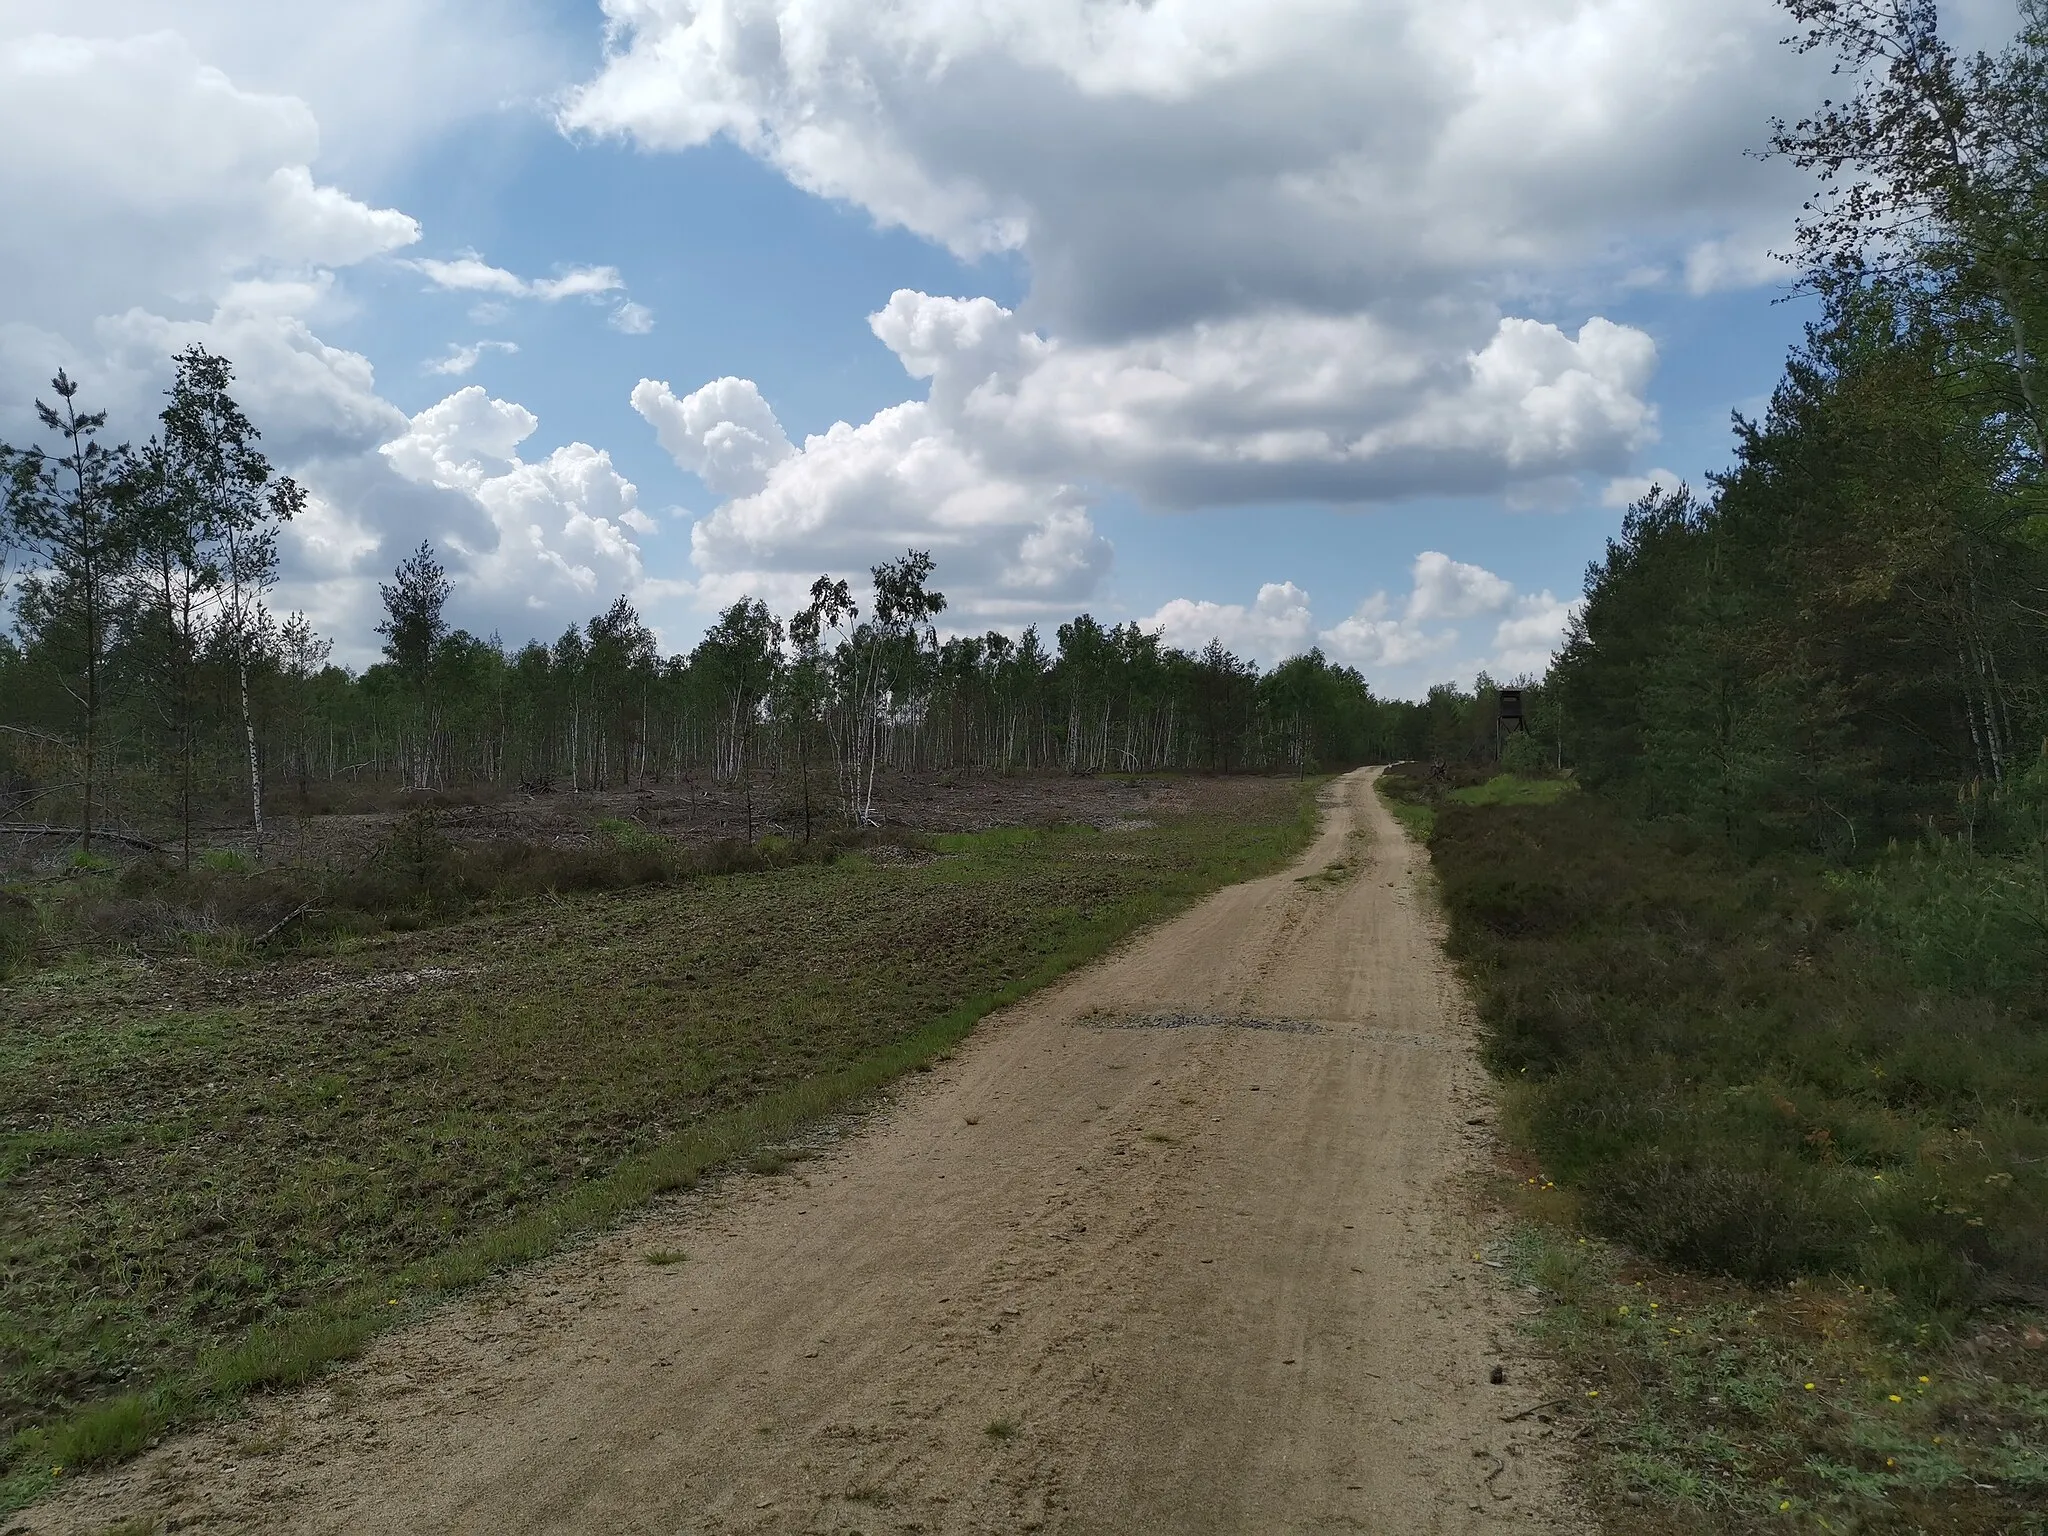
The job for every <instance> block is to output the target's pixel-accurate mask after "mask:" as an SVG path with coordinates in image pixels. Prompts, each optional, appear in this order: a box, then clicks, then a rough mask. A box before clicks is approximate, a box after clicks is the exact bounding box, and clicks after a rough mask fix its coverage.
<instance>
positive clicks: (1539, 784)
mask: <svg viewBox="0 0 2048 1536" xmlns="http://www.w3.org/2000/svg"><path fill="white" fill-rule="evenodd" d="M1576 787H1577V786H1575V785H1574V784H1573V783H1572V781H1571V780H1570V779H1562V778H1552V779H1525V778H1523V777H1521V776H1520V775H1518V774H1513V773H1497V774H1495V775H1494V776H1493V777H1492V778H1490V779H1488V780H1487V781H1486V782H1485V783H1483V784H1468V785H1466V786H1465V787H1464V788H1462V789H1454V790H1451V791H1450V792H1449V793H1448V794H1447V795H1446V796H1445V797H1444V798H1445V799H1447V800H1450V801H1452V802H1454V803H1455V804H1458V805H1555V804H1556V803H1557V802H1558V801H1560V800H1562V799H1563V798H1564V797H1565V796H1566V795H1568V794H1570V793H1571V792H1572V790H1573V789H1574V788H1576Z"/></svg>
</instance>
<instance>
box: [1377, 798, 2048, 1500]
mask: <svg viewBox="0 0 2048 1536" xmlns="http://www.w3.org/2000/svg"><path fill="white" fill-rule="evenodd" d="M1394 793H1396V794H1398V793H1399V790H1398V789H1397V790H1396V791H1394ZM1433 809H1434V811H1435V817H1436V820H1435V829H1434V836H1433V839H1432V843H1431V848H1432V853H1433V856H1434V861H1435V866H1436V871H1437V875H1438V881H1439V885H1440V887H1441V889H1442V892H1443V897H1444V904H1445V907H1446V910H1447V913H1448V916H1449V919H1450V934H1451V947H1452V950H1453V953H1454V954H1455V955H1456V956H1457V957H1458V958H1459V959H1460V960H1461V961H1462V962H1463V964H1464V965H1465V967H1466V969H1467V973H1468V975H1469V977H1470V979H1471V981H1472V983H1473V988H1474V992H1475V996H1476V998H1477V1001H1478V1004H1479V1008H1480V1013H1481V1017H1482V1020H1483V1023H1484V1025H1485V1028H1486V1042H1485V1044H1486V1051H1487V1055H1488V1058H1489V1062H1490V1065H1491V1066H1492V1067H1493V1069H1494V1071H1495V1072H1496V1074H1497V1075H1498V1076H1499V1077H1500V1078H1501V1079H1502V1080H1503V1090H1502V1100H1503V1128H1504V1130H1505V1132H1506V1133H1507V1136H1508V1138H1509V1140H1510V1142H1511V1143H1513V1144H1514V1145H1515V1146H1516V1147H1517V1148H1518V1155H1519V1156H1520V1157H1522V1158H1523V1159H1525V1161H1526V1166H1524V1167H1523V1168H1522V1169H1521V1172H1520V1173H1519V1175H1518V1176H1517V1182H1516V1183H1515V1185H1514V1193H1515V1198H1516V1200H1517V1202H1518V1204H1519V1206H1520V1208H1521V1210H1522V1211H1523V1213H1524V1215H1525V1216H1526V1217H1527V1218H1528V1223H1529V1224H1528V1225H1527V1226H1526V1227H1525V1228H1524V1230H1523V1235H1522V1237H1521V1238H1520V1239H1519V1240H1518V1243H1517V1245H1516V1247H1515V1252H1514V1254H1513V1255H1512V1257H1513V1260H1514V1264H1515V1267H1516V1274H1517V1278H1519V1279H1520V1280H1521V1281H1522V1282H1523V1283H1524V1284H1526V1285H1531V1286H1535V1287H1536V1288H1538V1289H1539V1290H1541V1291H1542V1292H1543V1294H1544V1295H1545V1297H1546V1298H1547V1300H1548V1302H1549V1305H1548V1307H1547V1309H1546V1311H1545V1312H1544V1314H1543V1318H1542V1322H1541V1325H1540V1327H1541V1331H1542V1333H1543V1336H1544V1338H1545V1340H1546V1341H1547V1343H1548V1345H1549V1346H1550V1348H1551V1349H1552V1351H1553V1352H1554V1353H1555V1355H1556V1356H1557V1358H1558V1359H1559V1360H1560V1362H1561V1363H1562V1365H1563V1367H1564V1369H1565V1371H1566V1372H1567V1374H1568V1377H1569V1379H1571V1380H1572V1381H1573V1383H1574V1386H1573V1392H1572V1395H1571V1397H1570V1399H1569V1400H1568V1402H1567V1403H1566V1404H1563V1405H1560V1411H1561V1412H1564V1413H1566V1414H1568V1415H1569V1416H1570V1417H1571V1418H1572V1419H1573V1420H1575V1421H1576V1422H1577V1423H1578V1426H1579V1428H1580V1429H1581V1430H1582V1431H1583V1432H1584V1434H1585V1435H1586V1437H1587V1439H1588V1441H1589V1443H1590V1444H1591V1445H1592V1446H1593V1447H1594V1448H1595V1450H1596V1455H1595V1457H1594V1461H1593V1466H1592V1477H1591V1484H1592V1492H1593V1493H1594V1495H1595V1498H1596V1500H1597V1501H1598V1502H1599V1503H1600V1504H1601V1506H1602V1507H1603V1509H1604V1512H1605V1513H1606V1514H1607V1516H1608V1517H1609V1520H1610V1523H1611V1525H1612V1526H1613V1528H1614V1529H1617V1530H1626V1531H1629V1532H1631V1533H1634V1532H1646V1533H1650V1532H1660V1533H1661V1532H1689V1533H1690V1532H1702V1533H1704V1532H1714V1533H1735V1532H1751V1531H1756V1530H1762V1529H1780V1528H1783V1529H1798V1530H1812V1531H1834V1532H1846V1531H1855V1532H1866V1533H1875V1532H1902V1533H1903V1532H1920V1531H1928V1532H1937V1531H1938V1532H1944V1533H1957V1536H1963V1533H1970V1536H1978V1533H1982V1536H1990V1533H1993V1532H1997V1533H2013V1532H2038V1531H2048V1453H2044V1449H2043V1448H2044V1444H2048V1319H2044V1316H2043V1312H2042V1307H2043V1304H2044V1302H2048V1006H2044V1001H2043V998H2042V995H2041V992H2040V990H2039V989H2036V990H2035V991H2033V992H2032V993H2030V994H2027V995H2025V996H2021V995H2020V994H2017V993H2013V994H2007V995H2005V996H2002V997H1993V996H1987V995H1983V994H1981V993H1974V992H1973V993H1967V994H1962V993H1952V992H1946V991H1941V990H1938V989H1933V988H1929V987H1927V986H1924V985H1922V984H1920V983H1918V982H1916V981H1915V979H1914V976H1913V975H1912V973H1911V972H1910V970H1909V969H1908V967H1907V965H1906V963H1905V960H1904V959H1903V957H1901V956H1900V955H1898V954H1897V953H1895V952H1894V951H1893V950H1892V949H1891V948H1889V947H1887V946H1886V945H1885V944H1884V943H1883V942H1882V941H1881V937H1880V936H1879V935H1877V934H1876V933H1875V932H1874V931H1873V930H1872V929H1871V928H1870V927H1869V926H1868V925H1867V924H1866V922H1865V921H1864V919H1863V918H1862V917H1861V916H1860V915H1859V908H1858V906H1857V904H1856V901H1855V900H1854V899H1852V897H1853V896H1854V892H1853V891H1851V890H1849V889H1848V888H1847V887H1845V886H1844V884H1843V883H1842V882H1841V881H1839V880H1836V879H1831V878H1829V876H1828V875H1827V873H1826V872H1825V871H1823V870H1821V869H1819V868H1817V867H1807V866H1803V865H1799V864H1796V863H1792V862H1787V861H1778V862H1772V863H1765V864H1747V863H1742V862H1739V861H1736V860H1734V859H1733V858H1731V857H1729V856H1728V855H1726V854H1725V852H1723V851H1721V850H1720V849H1719V848H1718V847H1717V846H1716V845H1713V844H1710V843H1702V842H1701V841H1699V840H1698V839H1697V838H1689V837H1687V836H1685V835H1684V834H1680V833H1676V832H1673V831H1670V830H1667V829H1660V828H1657V827H1653V826H1647V825H1644V824H1642V823H1640V822H1637V821H1634V820H1632V819H1630V818H1628V817H1625V816H1624V815H1622V814H1621V813H1619V812H1618V811H1616V810H1615V809H1613V808H1612V807H1610V806H1608V805H1607V804H1605V803H1604V802H1602V801H1601V800H1599V799H1598V798H1597V797H1594V796H1589V795H1580V794H1568V795H1562V796H1560V797H1558V798H1557V799H1556V800H1554V801H1553V802H1552V803H1550V804H1548V805H1541V804H1528V803H1517V797H1516V796H1514V795H1496V796H1493V797H1491V799H1490V802H1489V799H1488V797H1485V796H1482V797H1480V798H1479V803H1473V802H1472V801H1471V800H1469V799H1468V800H1465V801H1460V800H1458V799H1456V798H1455V797H1452V796H1441V797H1439V799H1438V801H1437V803H1436V804H1435V806H1434V807H1433Z"/></svg>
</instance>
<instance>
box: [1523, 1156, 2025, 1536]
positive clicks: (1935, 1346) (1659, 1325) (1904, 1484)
mask: <svg viewBox="0 0 2048 1536" xmlns="http://www.w3.org/2000/svg"><path fill="white" fill-rule="evenodd" d="M1533 1182H1534V1183H1535V1184H1537V1185H1540V1183H1541V1182H1542V1181H1541V1180H1536V1181H1533ZM1524 1187H1525V1188H1529V1187H1530V1186H1527V1185H1525V1186H1524ZM1494 1252H1495V1253H1497V1254H1498V1255H1499V1258H1498V1259H1496V1262H1501V1263H1504V1264H1505V1265H1506V1269H1507V1274H1508V1276H1509V1278H1510V1279H1512V1280H1513V1281H1514V1282H1515V1283H1516V1284H1517V1285H1518V1286H1522V1287H1531V1288H1534V1289H1536V1290H1538V1291H1539V1292H1540V1293H1542V1294H1543V1295H1544V1296H1545V1298H1546V1299H1547V1301H1548V1303H1549V1305H1548V1306H1547V1307H1546V1308H1545V1309H1544V1310H1543V1311H1542V1312H1541V1313H1540V1314H1539V1315H1538V1316H1537V1317H1536V1318H1535V1319H1534V1320H1533V1323H1532V1326H1533V1329H1534V1331H1535V1333H1536V1335H1537V1337H1538V1338H1539V1340H1540V1341H1541V1342H1542V1343H1543V1344H1544V1345H1545V1346H1546V1348H1547V1350H1548V1352H1549V1353H1550V1354H1551V1355H1552V1357H1553V1358H1554V1359H1555V1360H1556V1362H1557V1369H1558V1372H1559V1375H1560V1377H1561V1378H1562V1384H1564V1385H1566V1386H1567V1387H1568V1389H1569V1390H1568V1391H1567V1392H1566V1393H1565V1395H1564V1396H1563V1398H1562V1400H1561V1401H1557V1402H1553V1403H1551V1404H1549V1405H1547V1406H1546V1408H1545V1409H1544V1410H1543V1411H1542V1415H1541V1416H1542V1417H1543V1418H1546V1419H1556V1420H1559V1421H1561V1427H1565V1428H1568V1430H1569V1432H1571V1433H1572V1434H1573V1436H1574V1438H1575V1439H1576V1440H1577V1441H1579V1442H1580V1443H1581V1444H1582V1445H1583V1446H1585V1447H1586V1449H1587V1451H1588V1452H1589V1454H1588V1455H1587V1457H1586V1461H1585V1464H1584V1471H1583V1473H1582V1477H1581V1481H1580V1486H1581V1488H1582V1489H1583V1490H1584V1492H1585V1494H1586V1496H1587V1498H1588V1501H1589V1502H1590V1503H1591V1504H1592V1505H1593V1507H1594V1510H1595V1511H1596V1512H1597V1513H1598V1514H1600V1515H1602V1516H1604V1517H1605V1518H1604V1519H1603V1521H1602V1526H1603V1528H1605V1529H1612V1530H1616V1531H1626V1532H1629V1533H1630V1536H1636V1533H1657V1536H1665V1533H1672V1536H1675V1533H1679V1532H1685V1533H1689V1536H1708V1533H1714V1536H1750V1533H1752V1532H1755V1531H1759V1530H1772V1529H1789V1530H1800V1531H1812V1532H1815V1533H1816V1536H1818V1533H1823V1532H1829V1531H1834V1532H1841V1531H1857V1532H1862V1533H1865V1536H1879V1533H1896V1536H1918V1533H1921V1532H1926V1531H1942V1532H1953V1533H1958V1536H1962V1533H1971V1536H2005V1533H2009V1532H2016V1531H2031V1530H2035V1529H2038V1528H2039V1526H2040V1522H2041V1518H2042V1515H2043V1509H2042V1505H2043V1496H2044V1492H2048V1482H2044V1477H2043V1474H2044V1472H2048V1463H2044V1460H2043V1458H2042V1455H2041V1452H2040V1447H2041V1445H2042V1444H2043V1443H2044V1435H2048V1391H2043V1390H2042V1389H2043V1386H2044V1385H2048V1361H2042V1360H2041V1359H2040V1357H2039V1354H2038V1352H2030V1351H2028V1350H2026V1349H2025V1348H2024V1347H2015V1345H2016V1344H2017V1340H2016V1339H2014V1338H2013V1336H2012V1331H2011V1330H2009V1329H2004V1328H1998V1329H1994V1330H1992V1331H1988V1332H1986V1333H1985V1334H1983V1335H1980V1336H1978V1337H1976V1338H1973V1339H1970V1340H1968V1341H1964V1342H1961V1343H1956V1344H1950V1343H1947V1342H1944V1341H1940V1340H1936V1339H1932V1338H1929V1337H1926V1336H1919V1337H1908V1338H1900V1337H1898V1336H1897V1333H1896V1330H1895V1329H1893V1328H1891V1327H1890V1326H1889V1321H1888V1318H1887V1312H1886V1308H1885V1307H1884V1306H1883V1304H1882V1302H1880V1301H1873V1300H1872V1298H1871V1297H1870V1295H1869V1294H1868V1293H1866V1292H1863V1291H1859V1290H1857V1289H1856V1288H1855V1287H1854V1286H1846V1285H1839V1284H1826V1283H1810V1282H1800V1283H1797V1284H1794V1285H1791V1286H1788V1287H1784V1288H1781V1289H1779V1290H1776V1291H1773V1292H1769V1293H1758V1292H1756V1291H1754V1290H1751V1289H1748V1288H1746V1287H1743V1286H1738V1285H1734V1284H1730V1283H1727V1282H1721V1281H1716V1280H1712V1279H1702V1278H1699V1277H1696V1276H1692V1275H1687V1274H1683V1273H1676V1272H1672V1271H1669V1270H1665V1269H1661V1268H1658V1267H1656V1266H1650V1265H1645V1264H1643V1263H1642V1262H1641V1261H1640V1260H1638V1259H1635V1258H1633V1257H1631V1256H1630V1255H1628V1254H1626V1253H1622V1252H1618V1251H1616V1250H1614V1249H1612V1248H1610V1247H1608V1246H1607V1245H1606V1244H1603V1243H1600V1242H1597V1241H1588V1240H1587V1239H1585V1238H1576V1237H1574V1236H1572V1235H1571V1234H1570V1233H1568V1232H1564V1231H1561V1230H1559V1229H1558V1228H1556V1227H1554V1226H1547V1225H1543V1224H1540V1223H1534V1222H1525V1223H1521V1224H1518V1225H1517V1226H1516V1227H1515V1228H1514V1229H1512V1231H1511V1233H1510V1235H1509V1237H1508V1240H1507V1241H1505V1242H1503V1243H1501V1244H1499V1245H1498V1246H1497V1247H1496V1248H1495V1249H1494Z"/></svg>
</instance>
